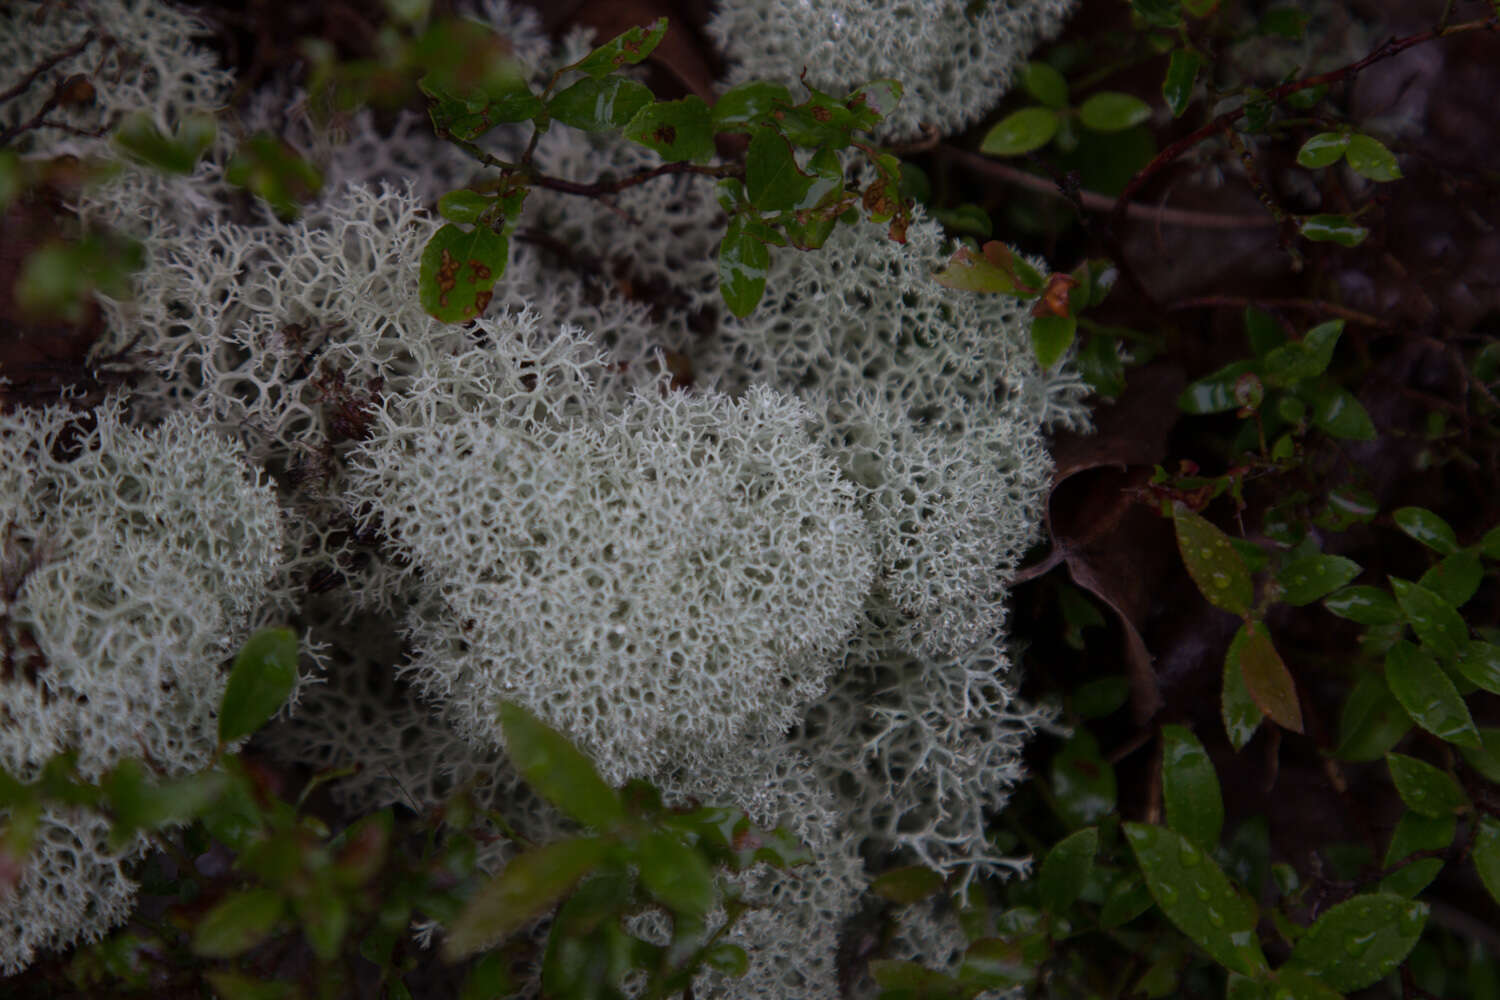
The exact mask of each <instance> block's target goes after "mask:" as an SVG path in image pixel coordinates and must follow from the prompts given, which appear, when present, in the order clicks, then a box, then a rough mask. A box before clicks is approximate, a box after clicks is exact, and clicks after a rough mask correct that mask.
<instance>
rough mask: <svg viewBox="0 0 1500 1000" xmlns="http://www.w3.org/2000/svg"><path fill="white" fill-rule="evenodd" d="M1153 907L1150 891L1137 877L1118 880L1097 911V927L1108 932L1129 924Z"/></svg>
mask: <svg viewBox="0 0 1500 1000" xmlns="http://www.w3.org/2000/svg"><path fill="white" fill-rule="evenodd" d="M1153 905H1155V900H1153V899H1152V898H1151V890H1150V889H1148V888H1147V887H1146V883H1145V882H1143V881H1141V879H1140V878H1139V877H1137V876H1134V875H1132V876H1129V877H1126V878H1122V879H1120V880H1119V881H1118V882H1116V883H1115V887H1114V888H1113V889H1112V890H1110V893H1109V896H1108V898H1106V899H1105V900H1104V905H1103V906H1102V907H1100V909H1099V926H1100V927H1101V928H1104V929H1105V930H1108V929H1110V928H1112V927H1120V926H1123V925H1125V924H1128V923H1130V921H1132V920H1134V919H1135V918H1136V917H1138V916H1140V915H1141V914H1142V913H1145V912H1146V911H1147V910H1149V909H1151V907H1152V906H1153Z"/></svg>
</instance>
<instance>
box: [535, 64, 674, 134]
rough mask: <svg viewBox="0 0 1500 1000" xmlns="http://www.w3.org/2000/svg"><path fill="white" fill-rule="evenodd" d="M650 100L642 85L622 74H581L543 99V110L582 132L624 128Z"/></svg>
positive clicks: (647, 91) (647, 90) (649, 95)
mask: <svg viewBox="0 0 1500 1000" xmlns="http://www.w3.org/2000/svg"><path fill="white" fill-rule="evenodd" d="M651 101H652V96H651V91H650V90H649V89H647V87H646V85H645V84H643V83H639V82H637V81H635V80H630V79H627V78H625V77H623V76H605V77H602V78H596V77H591V76H588V77H584V78H583V79H582V80H579V81H578V82H577V83H575V84H573V85H572V86H571V87H568V88H566V89H564V90H562V91H560V92H559V93H557V94H556V95H554V96H553V98H552V100H550V101H548V102H547V113H548V114H549V115H551V116H552V117H553V118H554V119H556V120H557V121H560V122H562V123H563V124H564V125H571V126H572V127H573V128H577V129H583V130H584V131H585V132H602V131H604V130H605V129H612V128H624V127H625V125H626V124H628V123H629V122H630V120H631V119H632V118H634V117H635V116H636V115H637V114H639V113H640V110H641V109H642V108H644V107H645V106H646V105H648V104H650V103H651Z"/></svg>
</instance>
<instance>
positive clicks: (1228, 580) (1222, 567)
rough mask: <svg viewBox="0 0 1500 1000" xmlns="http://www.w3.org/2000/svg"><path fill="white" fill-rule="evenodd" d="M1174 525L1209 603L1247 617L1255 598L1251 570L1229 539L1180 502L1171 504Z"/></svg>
mask: <svg viewBox="0 0 1500 1000" xmlns="http://www.w3.org/2000/svg"><path fill="white" fill-rule="evenodd" d="M1172 523H1173V525H1174V526H1175V527H1176V529H1177V550H1178V551H1179V552H1181V553H1182V561H1183V564H1184V565H1186V566H1187V570H1188V575H1190V576H1191V577H1192V578H1193V582H1194V583H1196V584H1197V585H1198V589H1199V590H1200V591H1201V592H1202V593H1203V596H1204V597H1206V598H1208V603H1210V604H1212V605H1213V606H1214V607H1216V608H1222V609H1224V610H1225V611H1228V612H1230V613H1231V614H1236V615H1241V616H1243V615H1248V614H1249V613H1250V604H1251V602H1252V601H1253V600H1254V599H1255V591H1254V587H1253V585H1252V584H1251V581H1250V570H1249V569H1248V568H1247V567H1246V566H1245V560H1244V557H1243V556H1241V555H1240V553H1239V551H1238V550H1236V549H1235V547H1234V546H1233V545H1232V544H1231V543H1230V539H1229V536H1228V535H1226V534H1224V532H1222V531H1220V530H1219V529H1218V528H1217V527H1216V526H1215V525H1213V524H1211V523H1210V522H1209V521H1208V520H1207V519H1205V518H1203V517H1201V516H1200V515H1198V514H1195V513H1193V512H1192V511H1191V510H1189V509H1188V507H1187V505H1186V504H1184V503H1181V502H1180V501H1179V502H1177V503H1174V504H1173V505H1172Z"/></svg>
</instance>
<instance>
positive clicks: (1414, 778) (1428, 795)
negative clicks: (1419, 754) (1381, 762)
mask: <svg viewBox="0 0 1500 1000" xmlns="http://www.w3.org/2000/svg"><path fill="white" fill-rule="evenodd" d="M1385 763H1386V766H1387V767H1388V768H1390V771H1391V782H1392V783H1393V784H1394V785H1395V786H1396V794H1398V795H1400V796H1401V801H1402V802H1405V803H1406V808H1408V809H1410V810H1412V811H1413V812H1418V813H1421V814H1422V815H1423V816H1433V817H1439V816H1451V815H1452V814H1453V813H1456V812H1458V811H1459V810H1460V809H1464V808H1465V807H1467V806H1468V804H1469V797H1468V796H1467V795H1465V794H1464V790H1463V789H1462V788H1460V787H1459V784H1458V782H1457V781H1455V780H1454V779H1453V776H1452V775H1451V774H1449V773H1448V772H1447V771H1440V770H1438V769H1437V768H1435V767H1433V766H1432V765H1431V764H1429V763H1427V762H1426V761H1424V760H1417V758H1415V757H1408V756H1406V755H1405V754H1400V753H1388V754H1386V755H1385Z"/></svg>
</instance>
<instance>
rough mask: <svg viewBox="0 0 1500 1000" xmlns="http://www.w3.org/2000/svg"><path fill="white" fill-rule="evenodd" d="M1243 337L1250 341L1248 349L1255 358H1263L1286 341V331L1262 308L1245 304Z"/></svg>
mask: <svg viewBox="0 0 1500 1000" xmlns="http://www.w3.org/2000/svg"><path fill="white" fill-rule="evenodd" d="M1244 323H1245V337H1246V338H1247V339H1248V340H1249V341H1250V350H1251V351H1252V352H1253V353H1254V354H1255V356H1256V357H1257V358H1263V357H1265V356H1266V355H1267V354H1269V353H1270V352H1271V351H1273V350H1275V349H1276V348H1278V347H1280V346H1281V345H1282V344H1285V343H1286V332H1285V331H1284V330H1282V328H1281V324H1280V323H1278V322H1276V318H1275V317H1274V316H1272V315H1271V314H1270V313H1268V312H1266V311H1265V310H1264V309H1257V308H1256V307H1255V306H1246V307H1245V313H1244Z"/></svg>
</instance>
